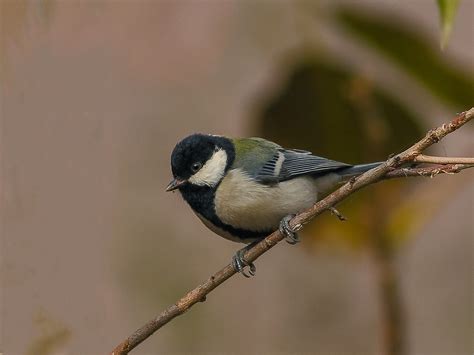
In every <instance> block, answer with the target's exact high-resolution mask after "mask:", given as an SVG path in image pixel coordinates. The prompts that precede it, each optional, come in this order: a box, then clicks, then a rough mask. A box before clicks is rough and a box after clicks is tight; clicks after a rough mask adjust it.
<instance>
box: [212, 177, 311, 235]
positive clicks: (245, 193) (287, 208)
mask: <svg viewBox="0 0 474 355" xmlns="http://www.w3.org/2000/svg"><path fill="white" fill-rule="evenodd" d="M317 195H318V189H317V182H316V181H315V180H314V179H313V178H311V177H307V176H302V177H298V178H294V179H291V180H288V181H284V182H280V183H278V184H275V185H262V184H260V183H257V182H255V181H254V180H252V179H251V178H250V177H249V176H248V175H247V174H245V173H244V172H243V171H241V170H240V169H234V170H231V171H229V172H228V174H227V175H226V177H225V178H224V179H223V180H222V182H221V183H220V185H219V187H218V189H217V191H216V197H215V210H216V214H217V216H218V217H219V218H220V219H221V220H222V221H223V222H224V223H226V224H229V225H231V226H234V227H237V228H242V229H246V230H252V231H263V230H273V229H276V228H278V225H279V223H280V220H281V219H282V218H283V217H284V216H286V215H288V214H293V213H297V212H300V211H302V210H304V209H306V208H308V207H310V206H311V205H312V204H313V203H314V202H316V200H317Z"/></svg>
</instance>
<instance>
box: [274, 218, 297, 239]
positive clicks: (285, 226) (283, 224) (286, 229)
mask: <svg viewBox="0 0 474 355" xmlns="http://www.w3.org/2000/svg"><path fill="white" fill-rule="evenodd" d="M294 216H295V215H294V214H289V215H288V216H285V217H283V219H282V220H281V221H280V227H279V230H280V232H281V234H283V235H284V236H285V240H286V242H287V243H288V244H291V245H295V244H296V243H298V242H299V241H300V237H299V236H298V234H297V233H296V230H297V229H296V230H295V229H293V228H291V227H290V224H289V222H290V220H291V219H292V218H293V217H294Z"/></svg>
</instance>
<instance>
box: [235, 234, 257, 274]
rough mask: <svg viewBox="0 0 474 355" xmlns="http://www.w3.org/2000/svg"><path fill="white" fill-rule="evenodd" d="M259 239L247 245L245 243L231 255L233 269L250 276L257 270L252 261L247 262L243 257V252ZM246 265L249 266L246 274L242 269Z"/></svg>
mask: <svg viewBox="0 0 474 355" xmlns="http://www.w3.org/2000/svg"><path fill="white" fill-rule="evenodd" d="M258 242H259V240H257V241H255V242H252V243H250V244H249V245H246V246H245V247H243V248H242V249H239V250H238V251H237V253H235V255H234V256H233V257H232V266H233V267H234V269H235V271H237V272H240V273H241V274H242V275H244V276H245V277H250V276H254V275H255V272H256V271H257V268H256V267H255V265H254V264H253V263H249V262H247V261H246V260H245V259H244V254H245V253H246V252H247V250H249V249H250V248H252V247H253V246H254V245H255V244H257V243H258ZM246 266H248V267H249V274H250V275H249V274H247V273H246V272H245V270H244V268H245V267H246Z"/></svg>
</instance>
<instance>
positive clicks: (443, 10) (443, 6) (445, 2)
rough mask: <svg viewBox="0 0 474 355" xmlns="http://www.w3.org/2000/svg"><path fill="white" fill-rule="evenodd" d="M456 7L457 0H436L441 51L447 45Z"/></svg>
mask: <svg viewBox="0 0 474 355" xmlns="http://www.w3.org/2000/svg"><path fill="white" fill-rule="evenodd" d="M458 6H459V0H438V9H439V17H440V22H441V40H440V45H441V49H444V48H445V47H446V44H447V43H448V39H449V37H450V35H451V30H452V29H453V23H454V17H455V16H456V11H457V9H458Z"/></svg>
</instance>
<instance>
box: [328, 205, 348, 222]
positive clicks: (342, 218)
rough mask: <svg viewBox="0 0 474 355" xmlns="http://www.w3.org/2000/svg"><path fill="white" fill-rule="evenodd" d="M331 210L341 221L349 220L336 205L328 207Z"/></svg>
mask: <svg viewBox="0 0 474 355" xmlns="http://www.w3.org/2000/svg"><path fill="white" fill-rule="evenodd" d="M328 210H329V211H331V214H333V215H335V216H336V217H337V218H338V219H339V220H340V221H342V222H344V221H347V218H346V217H344V215H343V214H342V213H341V212H339V211H338V210H337V209H336V208H335V207H332V206H331V207H329V208H328Z"/></svg>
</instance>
